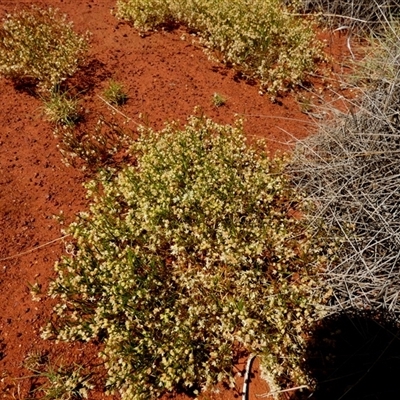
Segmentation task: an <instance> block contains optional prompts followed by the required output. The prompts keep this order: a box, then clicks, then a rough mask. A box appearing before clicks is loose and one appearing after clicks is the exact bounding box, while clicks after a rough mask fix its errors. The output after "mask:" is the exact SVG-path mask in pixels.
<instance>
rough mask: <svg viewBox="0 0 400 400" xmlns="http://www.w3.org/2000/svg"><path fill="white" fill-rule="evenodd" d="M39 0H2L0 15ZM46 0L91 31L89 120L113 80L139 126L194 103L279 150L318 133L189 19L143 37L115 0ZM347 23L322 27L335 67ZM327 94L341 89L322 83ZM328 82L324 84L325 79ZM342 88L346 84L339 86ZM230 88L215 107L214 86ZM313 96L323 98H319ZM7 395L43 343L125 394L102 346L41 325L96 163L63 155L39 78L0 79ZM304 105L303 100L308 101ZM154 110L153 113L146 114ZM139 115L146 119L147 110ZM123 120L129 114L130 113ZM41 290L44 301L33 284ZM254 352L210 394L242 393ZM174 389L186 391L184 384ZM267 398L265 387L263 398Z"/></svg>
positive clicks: (17, 393) (1, 391) (23, 392)
mask: <svg viewBox="0 0 400 400" xmlns="http://www.w3.org/2000/svg"><path fill="white" fill-rule="evenodd" d="M24 4H32V3H31V2H29V1H22V0H19V1H5V0H2V1H1V2H0V17H4V16H5V14H6V13H7V12H12V11H14V10H15V8H16V7H18V6H20V5H24ZM35 4H37V5H43V6H48V5H52V6H55V7H57V8H59V9H60V10H61V11H62V12H64V13H66V14H67V15H68V18H69V20H71V21H73V22H74V27H75V30H76V31H78V32H80V33H84V32H86V31H90V32H91V39H90V54H89V58H88V61H87V64H86V66H84V67H83V68H82V69H81V70H80V71H79V72H78V73H77V74H76V75H75V77H74V78H73V79H72V80H71V84H73V85H74V87H75V89H76V92H77V93H78V92H79V93H80V97H81V98H82V107H83V113H84V115H85V119H84V121H83V122H82V124H84V125H83V126H85V125H86V126H87V127H90V126H93V124H94V123H95V121H97V119H98V118H99V117H100V116H104V117H105V118H107V117H110V115H111V113H112V109H111V108H110V107H109V106H108V105H107V104H105V103H104V102H103V101H102V99H101V98H100V97H99V95H101V93H102V91H103V90H104V88H105V85H106V82H107V81H108V80H109V79H110V78H113V79H115V80H117V81H119V82H121V83H123V85H124V87H125V89H126V92H127V93H128V96H129V99H128V101H127V103H126V104H125V105H124V106H122V108H120V110H121V112H122V113H123V114H125V115H126V116H127V117H129V121H128V123H127V125H128V127H130V128H132V129H134V128H135V126H136V125H135V124H136V123H137V122H140V121H143V120H144V119H145V120H146V121H147V123H148V124H150V125H151V126H153V127H155V128H161V127H162V126H163V124H164V122H165V121H171V120H177V119H179V120H180V121H182V122H184V121H185V120H186V118H187V117H188V116H189V115H191V114H192V113H193V110H194V108H195V107H196V106H199V107H201V109H202V111H203V112H204V114H205V115H207V116H209V117H211V118H213V119H215V120H216V121H217V122H222V123H232V122H233V121H234V120H235V117H236V116H237V115H239V116H241V117H243V118H244V119H245V125H244V126H245V132H246V134H247V135H248V136H249V138H252V137H263V138H265V139H266V140H267V142H268V145H269V146H270V149H271V151H276V150H284V151H286V150H290V147H291V145H292V143H293V141H294V140H295V138H303V137H305V136H306V135H309V134H311V133H313V132H315V119H313V117H312V116H310V115H308V114H305V113H303V112H302V106H301V104H300V102H299V101H298V98H299V95H300V94H302V95H303V96H305V97H310V93H308V92H307V91H305V90H304V91H302V92H301V93H300V91H299V92H298V93H292V94H290V95H286V96H284V97H281V98H279V99H278V101H277V102H275V103H272V102H271V101H270V100H269V98H268V97H267V96H261V95H260V94H259V93H258V86H257V85H251V84H249V83H246V82H245V81H243V80H240V79H239V78H238V76H237V75H236V74H235V71H234V70H232V69H229V68H227V67H225V66H223V65H220V64H216V63H213V62H211V61H209V60H208V59H207V56H206V55H205V54H204V52H203V50H202V48H201V46H200V45H199V44H196V41H195V38H194V37H193V36H191V35H190V34H189V33H188V32H187V31H185V29H184V28H180V29H176V30H173V31H159V32H153V33H150V34H148V35H146V36H145V37H141V36H139V35H138V33H137V32H136V31H135V30H134V29H133V28H131V27H130V26H129V25H128V24H127V23H125V22H122V21H119V20H117V19H116V18H115V17H114V16H113V15H112V10H113V8H114V7H115V0H48V1H37V2H35ZM341 35H343V34H341V33H335V34H329V33H323V34H322V37H323V38H324V39H325V40H326V52H327V54H328V55H329V56H332V57H333V58H332V62H331V63H332V65H329V66H328V67H329V68H331V69H333V70H335V71H336V72H346V71H345V70H343V68H344V69H345V67H343V63H342V62H343V61H344V60H346V59H347V58H348V57H349V52H348V49H347V48H346V37H345V36H341ZM314 84H315V88H322V89H323V91H322V93H323V95H324V96H325V99H328V100H330V99H333V98H334V96H333V95H332V96H331V94H330V93H333V92H329V91H328V90H327V89H326V86H324V85H325V83H323V82H322V81H318V80H315V81H314ZM324 87H325V89H324ZM334 89H335V91H336V95H337V94H341V93H342V92H341V91H340V90H341V89H340V87H339V85H336V87H334ZM215 92H217V93H220V94H221V95H223V96H224V97H225V98H226V100H227V101H226V104H225V105H223V106H221V107H215V105H213V102H212V96H213V94H214V93H215ZM314 102H315V103H316V104H318V99H317V98H315V100H314ZM0 103H1V111H0V185H1V195H0V226H1V235H0V285H1V286H0V287H1V290H0V398H4V399H25V398H27V397H28V395H32V394H30V391H32V389H34V388H35V387H37V385H38V384H40V382H37V381H36V380H35V379H33V378H30V377H29V376H30V375H31V373H30V372H29V370H27V369H26V368H25V367H24V365H23V364H24V360H25V359H26V357H27V355H29V354H32V353H41V354H43V355H45V356H46V357H49V358H50V359H52V360H57V361H58V362H60V363H62V364H64V365H71V364H73V363H76V364H79V365H83V366H85V367H88V368H90V370H91V371H93V372H94V373H95V374H96V375H95V376H97V378H98V379H99V386H98V388H97V389H94V390H93V392H91V394H90V395H89V399H93V400H98V399H114V398H115V399H117V398H119V396H118V395H114V396H106V395H105V394H104V393H103V392H102V386H101V382H100V379H101V377H102V376H103V375H104V370H103V369H102V367H101V360H100V359H98V358H97V353H98V351H99V348H100V346H101V344H99V343H89V344H87V343H55V342H54V341H44V340H42V339H41V338H40V329H41V327H42V326H44V325H45V324H46V323H47V322H48V321H49V319H50V316H51V310H52V306H53V305H54V301H53V300H52V299H50V298H48V297H47V296H46V295H45V293H46V291H47V287H48V284H49V280H50V279H51V278H52V277H54V276H55V273H54V268H53V267H54V263H55V262H56V260H57V259H59V258H60V256H61V255H62V254H65V252H66V248H65V245H66V241H65V240H64V239H63V238H62V233H61V228H62V226H60V223H59V221H58V220H57V219H55V218H54V216H58V215H60V213H62V215H63V221H64V224H68V223H70V222H71V221H72V220H74V217H75V215H76V213H77V212H79V211H81V210H84V209H85V207H86V206H87V200H86V199H85V190H84V189H83V187H82V183H83V182H84V181H85V180H87V179H88V178H89V177H90V173H89V172H84V171H82V170H80V169H79V168H74V167H71V166H66V165H65V164H64V163H63V162H62V157H61V154H60V150H59V148H58V147H57V146H58V144H59V143H58V141H57V139H56V138H55V137H54V135H53V130H52V126H51V124H50V123H49V122H46V120H45V118H44V116H43V111H42V108H41V107H42V102H41V100H40V98H38V97H37V96H34V95H33V94H32V93H31V92H30V91H29V88H24V87H16V86H15V85H14V84H13V83H12V82H11V81H8V80H6V79H3V78H1V79H0ZM303 111H304V108H303ZM143 116H144V117H143ZM140 117H141V119H140ZM121 118H122V119H123V117H121ZM34 283H38V284H39V285H40V286H41V289H42V293H43V294H42V295H41V296H40V300H39V301H34V300H33V299H32V295H31V293H30V285H32V284H34ZM245 364H246V359H243V360H242V362H241V363H239V364H238V365H237V372H238V377H237V386H236V388H235V389H234V390H232V389H226V388H224V387H223V386H221V387H220V388H217V389H218V390H216V393H207V397H206V396H203V398H204V399H205V398H208V399H215V400H217V399H225V400H230V399H238V398H241V396H242V395H241V391H242V384H243V377H242V375H243V372H244V368H245ZM267 392H268V386H267V385H266V384H265V382H263V381H262V380H261V379H260V377H259V372H258V367H257V363H255V367H254V370H253V373H252V379H251V381H250V393H249V394H250V397H249V398H250V400H255V399H257V398H259V397H257V395H260V394H265V393H267ZM166 398H173V399H182V400H183V399H187V398H188V397H187V396H185V395H183V394H172V395H169V396H166ZM264 398H267V397H264Z"/></svg>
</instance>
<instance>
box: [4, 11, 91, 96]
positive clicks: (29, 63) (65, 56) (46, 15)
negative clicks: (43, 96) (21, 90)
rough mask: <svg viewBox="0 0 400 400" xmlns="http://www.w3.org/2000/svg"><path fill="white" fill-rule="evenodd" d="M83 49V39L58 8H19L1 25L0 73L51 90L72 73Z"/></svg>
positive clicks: (82, 54)
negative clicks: (29, 81) (32, 82)
mask: <svg viewBox="0 0 400 400" xmlns="http://www.w3.org/2000/svg"><path fill="white" fill-rule="evenodd" d="M86 48H87V40H86V38H85V37H82V36H79V35H78V34H76V33H75V32H74V30H73V26H72V23H71V22H67V17H66V16H65V15H62V14H61V13H60V12H59V11H58V10H57V9H54V8H52V7H48V8H47V9H42V8H39V7H37V6H32V7H30V8H26V9H22V10H20V11H16V12H15V13H13V14H8V15H7V16H6V18H5V19H4V21H3V26H2V27H1V28H0V74H2V75H4V76H6V77H8V78H11V79H14V80H17V81H20V80H23V79H30V80H33V81H34V82H35V83H37V84H38V86H39V88H40V89H41V90H44V91H46V92H52V91H54V90H55V89H56V88H57V87H58V86H59V85H60V84H61V82H63V81H64V80H65V79H66V78H67V77H68V76H71V75H73V74H74V73H75V71H76V69H77V68H78V66H79V64H80V63H81V62H82V60H83V57H84V54H85V51H86Z"/></svg>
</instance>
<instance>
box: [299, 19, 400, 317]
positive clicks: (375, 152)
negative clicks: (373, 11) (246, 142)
mask: <svg viewBox="0 0 400 400" xmlns="http://www.w3.org/2000/svg"><path fill="white" fill-rule="evenodd" d="M393 29H395V26H394V27H393ZM394 32H395V30H393V32H392V34H391V35H388V36H387V37H386V38H383V39H381V46H379V48H378V51H376V52H374V54H373V55H372V57H371V56H370V57H369V59H368V60H365V61H364V66H365V69H364V70H362V71H367V72H369V71H372V70H375V72H374V74H373V75H372V74H369V73H367V74H366V75H365V77H364V81H367V82H368V83H369V84H370V87H369V89H368V90H367V91H366V92H365V93H364V94H363V99H362V101H361V103H360V104H358V106H357V111H356V112H354V113H352V114H350V115H342V116H341V117H340V118H337V119H336V120H335V121H333V122H332V123H331V124H328V125H322V126H321V128H320V132H319V134H318V135H314V136H312V137H310V138H308V139H306V140H305V141H304V142H301V143H299V145H298V147H297V150H296V152H295V157H294V163H293V166H292V168H293V174H294V176H295V177H296V179H297V183H298V186H299V188H300V189H301V190H304V191H305V192H307V193H308V195H309V197H310V199H311V200H312V201H313V202H314V203H315V204H316V205H317V207H316V208H315V209H314V211H315V214H314V215H316V216H317V217H318V219H320V218H323V219H324V220H325V221H326V226H327V227H328V235H329V236H338V237H340V238H341V241H342V246H341V247H340V248H339V249H338V250H337V251H336V254H335V257H334V259H332V260H330V262H329V265H328V269H327V271H326V274H325V278H326V280H327V282H328V283H329V285H330V286H331V288H332V289H333V294H334V300H335V301H333V302H332V304H331V307H330V311H331V312H336V311H342V310H352V309H358V310H368V311H373V312H389V313H393V314H394V315H395V316H396V318H397V320H398V321H399V320H400V299H399V292H400V279H399V272H400V190H399V188H400V123H399V109H400V89H399V88H400V78H399V64H398V61H397V60H398V59H399V56H400V44H399V43H400V38H399V37H398V36H397V37H396V35H393V33H394ZM389 63H390V64H389ZM361 77H362V76H361Z"/></svg>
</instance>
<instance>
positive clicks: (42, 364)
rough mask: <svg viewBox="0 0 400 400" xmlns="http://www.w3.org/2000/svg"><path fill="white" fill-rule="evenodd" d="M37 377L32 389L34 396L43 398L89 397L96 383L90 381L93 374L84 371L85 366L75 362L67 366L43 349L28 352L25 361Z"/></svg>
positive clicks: (54, 399) (33, 376) (56, 399)
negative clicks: (53, 358) (55, 360)
mask: <svg viewBox="0 0 400 400" xmlns="http://www.w3.org/2000/svg"><path fill="white" fill-rule="evenodd" d="M23 366H24V367H25V368H27V369H28V370H29V371H30V372H31V373H32V375H31V376H29V378H30V379H32V378H33V379H35V380H36V382H38V381H39V382H40V384H36V385H35V387H34V389H32V390H31V391H30V394H31V395H34V396H35V397H34V398H38V397H37V396H38V395H40V399H42V400H73V399H87V398H88V394H89V391H90V389H93V387H94V385H93V384H92V383H91V382H90V378H91V375H90V374H87V373H84V372H83V367H82V366H79V365H76V364H73V365H71V366H65V365H62V364H61V363H60V360H58V362H54V361H53V360H51V359H50V358H49V357H48V355H46V354H45V353H44V352H42V351H38V350H33V351H31V352H29V353H28V354H27V356H26V357H25V360H24V362H23Z"/></svg>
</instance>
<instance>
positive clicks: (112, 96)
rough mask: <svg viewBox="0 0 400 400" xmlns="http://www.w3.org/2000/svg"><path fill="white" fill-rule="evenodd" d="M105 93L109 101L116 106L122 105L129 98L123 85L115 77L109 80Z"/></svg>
mask: <svg viewBox="0 0 400 400" xmlns="http://www.w3.org/2000/svg"><path fill="white" fill-rule="evenodd" d="M103 94H104V97H105V99H106V100H107V101H108V102H109V103H111V104H113V105H116V106H122V105H123V104H125V103H126V101H127V100H128V95H127V94H126V93H125V90H124V87H123V85H122V84H121V83H119V82H117V81H115V80H113V79H111V80H110V81H109V82H108V86H107V87H106V89H105V90H104V92H103Z"/></svg>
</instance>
